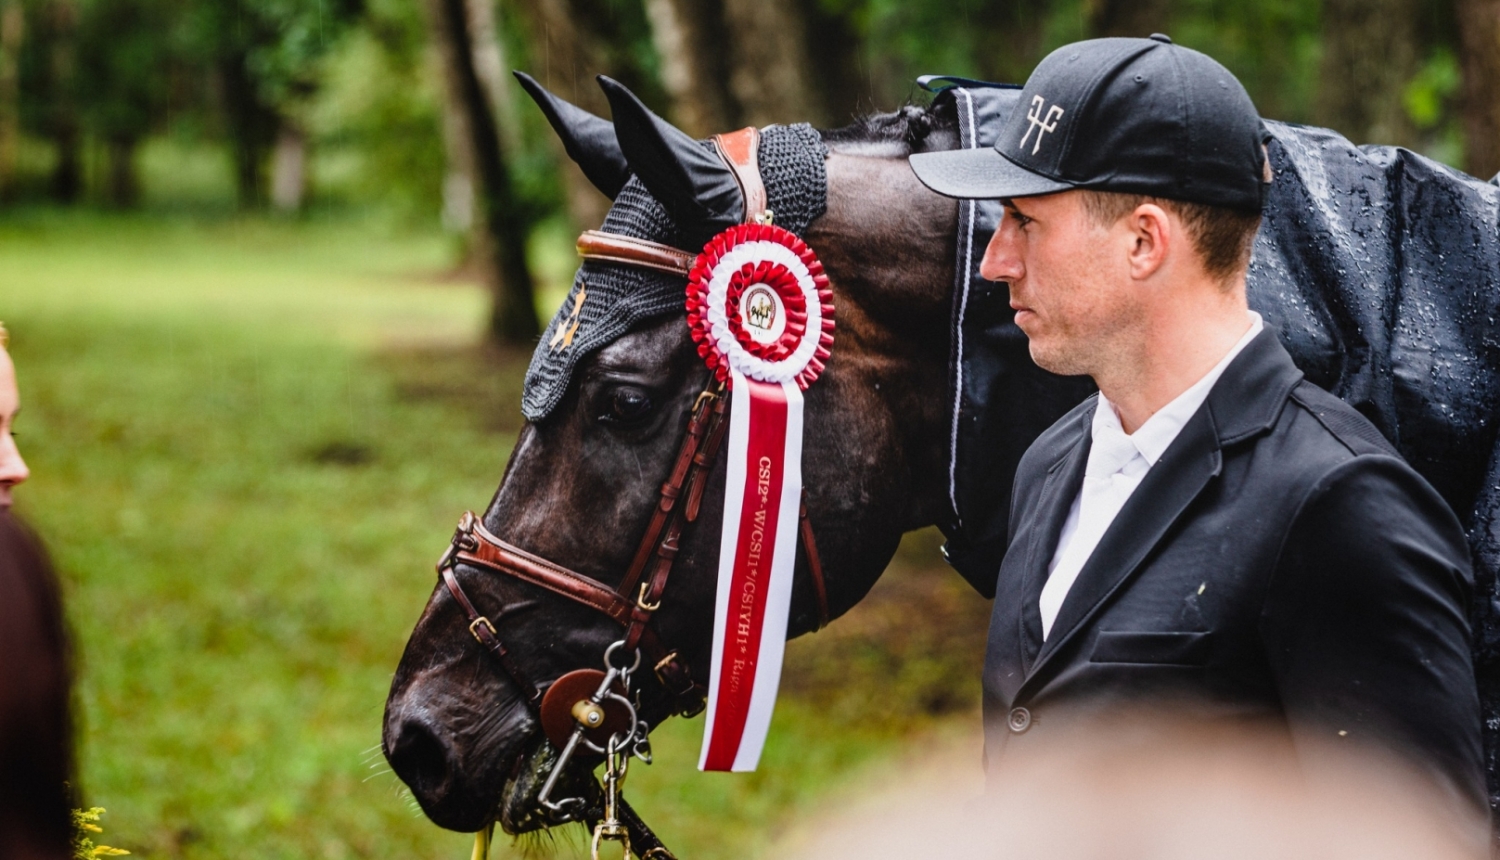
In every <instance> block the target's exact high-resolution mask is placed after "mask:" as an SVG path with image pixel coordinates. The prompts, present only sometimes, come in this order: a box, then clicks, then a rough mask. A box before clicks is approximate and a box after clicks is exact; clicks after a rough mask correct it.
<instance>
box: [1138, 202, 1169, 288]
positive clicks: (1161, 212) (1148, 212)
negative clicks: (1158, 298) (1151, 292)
mask: <svg viewBox="0 0 1500 860" xmlns="http://www.w3.org/2000/svg"><path fill="white" fill-rule="evenodd" d="M1125 223H1126V225H1127V227H1128V228H1129V230H1130V235H1131V239H1132V242H1131V244H1130V277H1132V278H1134V279H1135V280H1137V281H1144V280H1146V279H1147V278H1150V277H1151V276H1152V275H1155V274H1156V273H1157V272H1158V271H1160V270H1161V268H1162V267H1163V266H1164V265H1166V263H1167V259H1168V256H1169V255H1171V254H1175V253H1177V251H1178V249H1177V248H1176V247H1175V246H1176V245H1178V244H1181V239H1182V237H1181V235H1180V231H1177V230H1175V229H1174V226H1173V224H1172V219H1171V218H1169V217H1168V216H1167V210H1165V209H1163V208H1162V207H1160V206H1158V205H1157V204H1155V203H1142V204H1141V205H1139V206H1137V207H1135V211H1133V212H1131V213H1130V214H1129V215H1127V216H1125Z"/></svg>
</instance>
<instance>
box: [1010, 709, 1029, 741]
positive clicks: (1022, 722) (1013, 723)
mask: <svg viewBox="0 0 1500 860" xmlns="http://www.w3.org/2000/svg"><path fill="white" fill-rule="evenodd" d="M1005 722H1006V725H1008V726H1009V727H1010V730H1011V731H1013V732H1015V733H1016V734H1018V735H1019V734H1020V733H1022V732H1024V731H1026V730H1027V729H1029V728H1031V712H1030V711H1028V710H1026V709H1025V708H1011V709H1010V715H1009V716H1008V717H1006V720H1005Z"/></svg>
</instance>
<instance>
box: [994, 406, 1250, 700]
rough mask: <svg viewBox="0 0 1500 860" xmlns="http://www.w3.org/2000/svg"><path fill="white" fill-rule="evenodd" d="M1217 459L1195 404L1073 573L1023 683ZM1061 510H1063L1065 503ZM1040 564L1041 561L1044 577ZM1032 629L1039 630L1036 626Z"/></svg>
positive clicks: (1162, 528)
mask: <svg viewBox="0 0 1500 860" xmlns="http://www.w3.org/2000/svg"><path fill="white" fill-rule="evenodd" d="M1221 462H1222V460H1221V457H1220V453H1219V438H1218V433H1217V431H1216V429H1215V427H1214V421H1213V414H1212V411H1211V410H1209V409H1206V408H1205V409H1199V410H1198V412H1197V413H1196V414H1195V415H1194V416H1193V417H1192V419H1191V420H1189V421H1188V423H1187V424H1186V425H1184V426H1183V428H1182V432H1181V434H1179V435H1178V437H1177V439H1176V440H1174V441H1173V442H1172V444H1171V446H1170V447H1168V448H1167V450H1166V453H1164V454H1163V455H1162V458H1161V460H1159V461H1158V462H1157V463H1156V465H1155V466H1153V467H1151V471H1149V472H1147V473H1146V477H1145V479H1144V480H1142V481H1141V485H1140V486H1139V487H1137V488H1136V490H1135V492H1134V493H1133V494H1131V497H1130V500H1129V501H1127V502H1126V503H1125V506H1124V507H1123V508H1121V509H1120V513H1119V515H1118V516H1116V517H1115V521H1114V522H1113V523H1111V524H1110V527H1109V530H1108V531H1106V532H1105V533H1104V537H1103V538H1102V539H1100V541H1099V545H1098V546H1097V547H1096V548H1095V549H1094V553H1093V555H1091V556H1089V560H1088V561H1087V562H1086V563H1085V564H1084V566H1083V569H1082V570H1080V571H1079V572H1078V579H1077V580H1076V581H1074V583H1073V587H1072V588H1070V589H1069V590H1068V596H1067V597H1066V598H1065V599H1064V600H1063V604H1062V607H1061V608H1060V609H1059V611H1058V614H1057V620H1056V621H1055V622H1054V623H1053V625H1052V634H1051V635H1050V636H1048V637H1047V641H1046V643H1045V644H1043V645H1042V647H1041V651H1040V654H1039V655H1038V656H1037V660H1036V663H1035V664H1034V665H1032V666H1031V667H1029V670H1028V673H1027V680H1026V686H1030V684H1031V682H1032V680H1033V679H1035V678H1036V676H1037V675H1038V674H1039V673H1040V672H1041V671H1042V669H1043V668H1045V666H1046V664H1047V661H1048V660H1049V659H1050V658H1051V656H1052V655H1053V654H1056V653H1057V652H1058V650H1059V649H1061V648H1062V646H1063V645H1065V644H1066V643H1067V642H1068V640H1069V639H1071V638H1072V637H1073V636H1074V635H1075V634H1077V632H1078V631H1079V630H1080V629H1082V628H1083V626H1084V623H1085V622H1086V621H1087V620H1088V619H1089V618H1091V617H1093V615H1094V614H1095V613H1096V612H1097V611H1098V610H1099V608H1100V607H1101V606H1102V605H1103V604H1104V602H1105V601H1106V600H1107V599H1108V598H1109V596H1110V595H1112V594H1114V592H1115V591H1116V590H1118V589H1119V588H1120V587H1121V586H1122V585H1123V584H1124V583H1125V582H1126V580H1128V579H1129V578H1130V576H1131V574H1133V573H1134V572H1135V570H1136V568H1137V567H1139V566H1140V564H1141V562H1142V561H1143V560H1144V559H1145V558H1146V555H1147V554H1148V553H1149V552H1150V551H1151V549H1152V548H1153V547H1155V546H1156V544H1157V543H1158V542H1159V541H1160V540H1161V539H1162V538H1163V537H1164V536H1165V535H1166V533H1167V530H1168V529H1169V528H1171V526H1172V523H1174V522H1176V520H1177V518H1178V517H1179V516H1181V515H1182V512H1183V511H1184V510H1186V509H1187V506H1188V505H1189V504H1191V503H1192V501H1193V499H1195V498H1197V496H1198V494H1199V493H1200V492H1202V490H1203V488H1204V487H1205V486H1206V485H1207V484H1208V482H1209V480H1210V479H1212V478H1213V477H1214V476H1215V475H1217V474H1219V467H1220V464H1221ZM1071 501H1072V499H1071V497H1070V498H1069V502H1071ZM1063 513H1064V515H1066V513H1067V511H1066V508H1065V509H1064V511H1063ZM1055 534H1056V532H1054V535H1055ZM1055 540H1056V539H1055V537H1054V542H1055ZM1045 564H1046V562H1045V561H1044V562H1043V566H1044V567H1043V578H1044V579H1045ZM1039 592H1040V586H1038V593H1039ZM1033 603H1034V601H1033ZM1037 632H1038V634H1040V632H1041V631H1040V627H1038V630H1037ZM1023 691H1024V687H1023Z"/></svg>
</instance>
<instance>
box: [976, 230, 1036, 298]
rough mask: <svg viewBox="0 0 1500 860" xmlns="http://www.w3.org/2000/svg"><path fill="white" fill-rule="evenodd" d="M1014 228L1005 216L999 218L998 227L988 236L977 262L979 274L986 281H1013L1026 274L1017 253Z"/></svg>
mask: <svg viewBox="0 0 1500 860" xmlns="http://www.w3.org/2000/svg"><path fill="white" fill-rule="evenodd" d="M1016 232H1017V231H1016V228H1015V227H1014V226H1013V225H1012V223H1011V219H1010V218H1009V217H1008V216H1007V217H1005V218H1002V219H1001V220H1000V227H999V228H998V229H997V230H995V235H994V236H992V237H990V244H989V245H988V246H986V247H985V249H984V260H982V261H981V262H980V263H979V276H980V277H982V278H984V279H985V280H987V281H1007V282H1011V283H1013V282H1015V281H1018V280H1020V279H1021V277H1022V276H1023V275H1025V274H1026V270H1025V268H1024V267H1023V266H1022V265H1021V255H1020V254H1018V253H1017V245H1018V242H1017V239H1018V237H1017V236H1016Z"/></svg>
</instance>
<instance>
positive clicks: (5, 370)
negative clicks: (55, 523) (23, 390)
mask: <svg viewBox="0 0 1500 860" xmlns="http://www.w3.org/2000/svg"><path fill="white" fill-rule="evenodd" d="M9 341H10V336H9V334H8V333H7V332H6V330H5V324H4V323H0V511H6V510H10V506H11V502H12V497H11V488H12V487H14V486H15V485H17V484H20V483H22V482H24V481H25V480H26V479H27V478H29V477H31V470H29V469H27V468H26V461H25V460H23V459H22V458H21V450H20V449H19V448H17V447H16V437H15V435H14V434H13V433H12V432H11V427H12V425H13V424H14V423H15V420H16V412H18V411H19V410H20V408H21V395H20V391H19V389H18V388H17V387H16V365H15V363H14V362H12V361H11V360H10V352H9V346H10V343H9Z"/></svg>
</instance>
